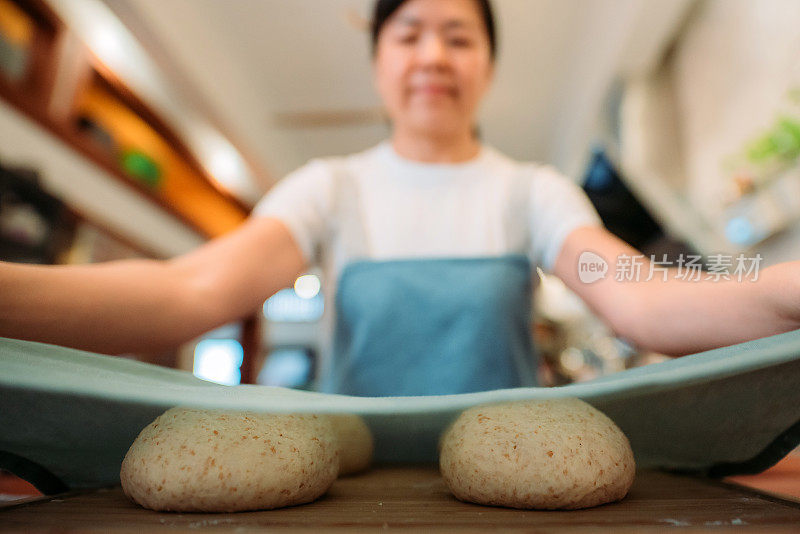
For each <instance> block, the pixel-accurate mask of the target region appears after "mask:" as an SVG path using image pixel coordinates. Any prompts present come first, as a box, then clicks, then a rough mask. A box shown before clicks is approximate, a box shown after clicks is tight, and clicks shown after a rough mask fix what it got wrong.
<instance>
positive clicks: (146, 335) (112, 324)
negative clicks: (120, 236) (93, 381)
mask: <svg viewBox="0 0 800 534" xmlns="http://www.w3.org/2000/svg"><path fill="white" fill-rule="evenodd" d="M196 300H197V298H196V295H194V294H193V293H192V291H191V286H190V285H189V284H187V283H185V281H184V280H182V279H181V276H180V274H179V272H178V271H176V270H175V269H173V268H172V267H171V266H170V265H169V263H168V262H162V261H155V260H124V261H117V262H110V263H104V264H97V265H75V266H34V265H20V264H12V263H4V262H0V336H2V337H13V338H19V339H28V340H34V341H42V342H46V343H54V344H59V345H66V346H71V347H75V348H80V349H84V350H91V351H95V352H102V353H106V354H119V353H123V352H136V351H152V350H159V349H164V348H167V347H172V346H175V345H177V344H179V343H181V342H183V341H185V340H188V339H191V338H192V337H194V336H196V335H198V334H199V333H201V332H202V331H203V329H205V328H209V327H211V326H213V325H211V324H208V325H205V324H203V323H204V321H203V318H202V317H201V316H200V314H202V311H201V310H200V309H198V308H197V306H195V304H197V302H195V301H196Z"/></svg>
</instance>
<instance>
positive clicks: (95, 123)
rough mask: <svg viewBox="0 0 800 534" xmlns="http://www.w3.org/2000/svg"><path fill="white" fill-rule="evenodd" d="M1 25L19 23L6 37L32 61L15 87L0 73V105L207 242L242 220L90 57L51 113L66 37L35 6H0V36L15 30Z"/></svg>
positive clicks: (161, 126)
mask: <svg viewBox="0 0 800 534" xmlns="http://www.w3.org/2000/svg"><path fill="white" fill-rule="evenodd" d="M5 19H8V20H12V19H13V20H14V21H16V23H14V24H16V26H14V28H18V29H16V30H14V29H13V28H12V29H11V30H8V29H6V30H5V33H9V32H11V33H14V32H16V33H19V34H20V35H21V36H22V37H21V39H22V41H23V45H22V46H23V48H25V47H27V49H28V50H29V52H28V56H29V59H28V65H27V66H26V67H25V70H24V74H23V75H21V76H20V77H18V79H16V78H14V77H10V76H8V75H3V72H2V70H0V97H2V98H4V99H5V100H7V101H8V102H9V103H10V104H11V105H13V106H14V107H16V108H17V109H19V110H20V111H22V112H23V113H24V114H25V115H27V116H28V117H29V118H31V119H33V120H34V121H36V122H37V123H39V124H40V125H42V126H44V127H45V128H47V129H48V130H50V131H51V132H52V133H53V134H55V135H56V136H57V137H59V138H61V139H62V140H63V141H64V142H66V143H67V144H68V145H70V146H71V147H72V148H73V149H75V150H76V151H78V152H79V153H81V154H82V155H83V156H84V157H86V158H87V159H89V160H91V161H92V162H93V163H95V164H96V165H98V166H99V167H101V168H102V169H103V170H104V171H106V172H107V173H108V174H109V175H110V176H111V177H112V178H113V179H116V180H119V181H122V182H123V183H124V184H126V185H127V186H129V187H131V188H133V189H134V190H135V191H137V192H138V193H139V194H141V195H143V196H145V197H146V198H148V200H150V201H152V202H154V203H156V204H158V205H159V206H161V207H162V208H163V209H164V210H165V211H166V212H168V213H170V214H172V215H174V216H176V217H178V218H179V219H180V220H182V221H183V222H184V223H185V224H187V225H188V226H189V227H191V228H192V229H194V230H196V231H198V232H200V233H201V234H202V235H204V236H206V237H209V238H211V237H216V236H219V235H222V234H224V233H226V232H228V231H230V230H232V229H234V228H236V227H237V226H238V225H239V224H241V223H242V222H243V221H244V220H245V219H246V217H247V215H248V213H249V211H250V208H249V206H247V205H245V204H244V203H243V202H242V201H240V200H239V199H238V198H236V197H234V196H233V195H231V194H230V193H228V192H227V191H225V190H224V189H222V188H221V187H219V186H218V185H217V183H216V182H215V181H214V180H213V177H211V175H210V174H208V172H207V171H206V170H205V169H204V168H203V167H202V166H201V165H200V164H199V162H198V161H197V159H196V158H195V157H194V155H193V154H192V153H191V151H189V150H188V148H187V147H186V145H185V144H184V143H183V141H182V140H181V139H180V138H179V136H177V135H176V134H175V132H174V131H173V130H172V129H171V128H170V127H169V125H168V124H166V122H165V121H163V120H162V119H161V118H160V117H159V116H158V114H156V113H155V112H153V110H152V109H151V108H150V107H149V106H148V105H147V104H146V103H145V102H144V101H142V100H141V99H140V98H139V97H138V96H137V95H136V94H135V93H134V92H133V91H131V90H130V89H129V88H128V87H127V86H126V85H125V83H124V82H123V81H122V80H121V79H119V78H118V77H117V76H116V75H115V74H114V73H113V72H111V71H110V70H109V69H108V68H106V67H105V66H104V65H103V64H102V62H101V61H100V60H99V59H97V58H96V57H95V56H93V55H92V54H91V53H90V52H88V51H86V50H85V51H84V52H85V53H83V54H79V55H80V56H81V57H82V58H85V59H83V60H82V61H83V63H82V64H81V65H78V66H77V67H76V66H75V65H72V66H71V67H70V69H67V70H68V71H69V72H70V73H71V76H72V77H73V78H76V79H72V80H69V83H68V85H69V86H71V87H74V92H73V94H71V97H72V98H71V103H69V106H68V109H67V112H66V113H63V112H61V113H58V112H55V111H54V109H58V108H59V106H53V105H52V104H53V102H52V100H53V99H54V98H55V96H54V95H55V93H56V92H58V91H55V89H54V83H56V82H55V80H56V72H57V71H58V64H57V58H58V56H59V53H58V52H59V50H58V43H59V42H62V41H64V36H65V34H67V33H68V32H70V30H69V29H68V28H67V27H66V26H65V25H64V24H63V23H62V22H61V21H60V20H59V19H58V17H57V16H56V15H55V14H54V13H53V12H52V10H51V9H50V8H49V7H48V6H47V5H46V4H44V3H43V2H41V1H40V0H0V32H3V31H4V28H6V27H8V28H10V27H12V23H6V24H5V26H4V25H3V21H4V20H5ZM26 28H27V29H26ZM0 35H2V34H0ZM26 43H27V44H26ZM81 46H83V45H81ZM61 60H62V61H65V59H64V58H61ZM72 60H74V58H72ZM62 93H63V91H61V92H58V94H59V97H61V98H63V94H62ZM136 163H138V164H139V169H140V172H138V173H137V172H136V171H135V168H136V167H135V164H136ZM132 169H133V172H132ZM142 169H144V171H143V172H142V171H141V170H142ZM142 176H149V177H150V178H151V181H150V182H147V181H143V180H142Z"/></svg>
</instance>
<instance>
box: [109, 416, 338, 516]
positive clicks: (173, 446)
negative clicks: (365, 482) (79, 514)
mask: <svg viewBox="0 0 800 534" xmlns="http://www.w3.org/2000/svg"><path fill="white" fill-rule="evenodd" d="M338 469H339V454H338V445H337V443H336V438H335V436H334V434H333V429H332V428H331V425H330V421H329V419H328V418H327V417H319V416H315V415H299V414H261V413H253V412H225V411H207V410H195V409H188V408H172V409H171V410H167V411H166V412H165V413H164V414H162V415H161V416H159V417H158V418H157V419H156V420H155V421H153V422H152V423H150V424H149V425H148V426H147V427H145V429H144V430H142V432H141V433H140V434H139V436H138V437H137V438H136V441H134V443H133V445H131V448H130V450H129V451H128V454H126V455H125V459H124V460H123V462H122V470H121V472H120V479H121V481H122V489H123V490H124V491H125V494H126V495H128V497H130V498H131V499H132V500H133V501H134V502H136V503H138V504H140V505H141V506H144V507H145V508H150V509H152V510H168V511H181V512H236V511H243V510H262V509H269V508H277V507H281V506H289V505H293V504H301V503H306V502H310V501H313V500H314V499H316V498H317V497H319V496H320V495H322V494H323V493H325V491H327V489H328V488H329V487H330V485H331V484H332V483H333V481H334V480H335V479H336V474H337V472H338Z"/></svg>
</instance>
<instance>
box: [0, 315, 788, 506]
mask: <svg viewBox="0 0 800 534" xmlns="http://www.w3.org/2000/svg"><path fill="white" fill-rule="evenodd" d="M560 397H579V398H582V399H584V400H585V401H587V402H589V403H591V404H593V405H594V406H596V407H597V408H599V409H600V410H602V411H604V412H605V413H606V414H607V415H608V416H609V417H611V418H612V419H613V420H614V421H616V423H617V424H618V425H619V426H620V427H621V428H622V429H623V431H625V433H626V434H627V435H628V437H629V439H630V441H631V445H632V446H633V450H634V453H635V455H636V460H637V464H638V465H639V466H640V467H663V468H669V469H680V470H687V471H695V472H702V473H707V474H712V475H723V474H733V473H738V472H751V471H757V470H759V469H764V468H766V467H768V466H769V465H771V464H772V463H774V462H776V461H777V460H778V459H780V458H781V457H782V456H784V455H785V454H786V453H787V452H788V451H789V450H790V449H791V448H793V447H794V446H796V445H797V443H798V441H799V440H800V423H799V422H798V419H800V330H797V331H794V332H789V333H785V334H780V335H776V336H771V337H767V338H763V339H759V340H755V341H750V342H747V343H742V344H738V345H733V346H730V347H724V348H720V349H715V350H712V351H708V352H703V353H699V354H695V355H692V356H685V357H683V358H679V359H675V360H671V361H668V362H664V363H659V364H655V365H650V366H647V367H642V368H638V369H632V370H629V371H623V372H620V373H617V374H614V375H611V376H607V377H603V378H601V379H598V380H594V381H591V382H585V383H581V384H574V385H569V386H564V387H557V388H549V389H544V388H515V389H504V390H495V391H485V392H479V393H465V394H460V395H442V396H420V397H369V398H365V397H349V396H343V395H331V394H324V393H313V392H302V391H293V390H287V389H282V388H276V387H266V386H247V385H245V386H221V385H215V384H211V383H208V382H204V381H202V380H199V379H197V378H195V377H193V376H192V375H191V374H190V373H187V372H182V371H177V370H172V369H164V368H160V367H156V366H153V365H147V364H143V363H139V362H134V361H129V360H124V359H120V358H114V357H109V356H101V355H96V354H91V353H87V352H81V351H77V350H72V349H67V348H63V347H56V346H52V345H45V344H38V343H32V342H26V341H18V340H11V339H2V338H0V451H2V454H0V463H2V466H3V467H6V466H12V468H13V467H16V468H17V469H18V470H19V471H25V472H26V474H28V475H29V476H30V477H31V478H35V479H36V480H35V482H37V483H39V484H40V485H41V486H42V487H45V486H46V485H47V484H49V485H47V488H46V489H50V490H51V491H54V489H55V488H56V487H58V484H57V483H55V482H57V481H60V482H62V483H63V485H65V486H69V487H71V488H78V487H97V486H104V485H112V484H117V483H118V482H119V467H120V463H121V461H122V458H123V456H124V455H125V452H126V451H127V449H128V447H129V446H130V444H131V443H132V442H133V440H134V438H135V437H136V435H137V434H138V432H139V431H140V430H141V429H142V428H143V427H144V426H145V425H147V424H148V423H149V422H150V421H151V420H152V419H154V418H155V417H156V416H157V415H158V414H159V413H161V412H162V411H164V410H165V409H167V408H169V407H172V406H176V405H186V406H196V407H202V408H218V409H237V410H253V411H265V412H317V413H325V412H351V413H357V414H362V415H364V416H365V417H366V419H367V422H368V423H369V424H370V426H371V428H372V430H373V431H374V433H375V435H376V438H377V450H376V456H377V459H378V460H379V461H390V460H434V459H435V458H436V440H437V437H438V435H439V433H440V432H441V430H442V429H443V428H444V427H445V426H446V425H447V423H448V422H449V421H451V420H452V418H453V417H455V416H456V415H457V414H458V413H459V412H460V411H461V410H464V409H465V408H468V407H470V406H474V405H476V404H483V403H489V402H497V401H509V400H522V399H552V398H560ZM46 473H50V474H51V475H52V476H51V477H50V478H48V477H47V476H45V474H46ZM36 477H40V478H36Z"/></svg>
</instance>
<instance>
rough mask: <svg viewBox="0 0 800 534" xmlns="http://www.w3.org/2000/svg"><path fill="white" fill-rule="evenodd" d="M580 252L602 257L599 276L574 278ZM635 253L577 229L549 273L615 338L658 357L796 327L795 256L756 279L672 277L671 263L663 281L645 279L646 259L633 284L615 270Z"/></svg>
mask: <svg viewBox="0 0 800 534" xmlns="http://www.w3.org/2000/svg"><path fill="white" fill-rule="evenodd" d="M584 251H591V252H594V253H596V254H598V255H599V256H601V257H602V258H603V259H604V260H605V261H606V262H608V271H607V273H606V275H605V277H604V278H602V279H600V280H597V281H595V282H592V283H584V282H582V281H581V280H580V277H579V274H578V263H579V259H580V257H581V254H582V253H583V252H584ZM640 254H641V253H640V252H638V251H636V250H635V249H634V248H632V247H630V246H629V245H627V244H626V243H624V242H623V241H621V240H620V239H618V238H617V237H616V236H614V235H613V234H611V233H610V232H608V231H607V230H606V229H604V228H600V227H582V228H578V229H576V230H574V231H573V232H572V233H570V234H569V236H568V237H567V238H566V239H565V241H564V244H563V246H562V248H561V251H560V253H559V256H558V258H557V260H556V263H555V266H554V269H553V271H554V273H555V274H556V275H557V276H558V277H559V278H561V279H562V280H563V281H564V282H565V283H566V284H567V286H568V287H569V288H570V289H572V290H573V291H574V292H575V293H577V294H578V295H579V296H580V297H581V298H582V299H583V300H584V301H585V302H586V303H587V304H588V305H589V307H590V308H592V309H593V310H594V311H595V312H596V313H597V314H598V315H599V316H600V317H601V318H603V319H604V320H605V321H606V322H607V323H608V324H609V325H610V326H611V327H612V328H613V329H614V330H615V331H616V333H617V334H618V335H620V336H622V337H624V338H626V339H629V340H630V341H632V342H633V343H635V344H636V345H637V346H639V347H641V348H644V349H648V350H654V351H657V352H661V353H664V354H671V355H683V354H690V353H694V352H699V351H703V350H708V349H711V348H716V347H721V346H726V345H732V344H734V343H739V342H742V341H748V340H751V339H756V338H760V337H765V336H769V335H772V334H778V333H781V332H787V331H789V330H794V329H797V328H800V261H797V262H788V263H782V264H778V265H774V266H772V267H769V268H766V269H761V270H760V272H759V273H758V279H757V280H756V281H749V280H747V279H744V280H743V281H741V282H740V281H738V280H736V279H735V277H732V278H733V279H732V280H720V281H714V280H709V279H705V278H706V274H707V273H701V275H702V278H703V279H702V280H700V281H691V280H682V279H676V278H675V275H676V274H677V270H676V269H675V268H670V269H669V270H668V272H667V281H663V276H664V275H663V274H662V273H660V272H658V271H656V272H655V273H654V276H653V278H652V279H651V280H649V281H647V278H648V274H649V269H650V262H649V259H647V258H645V259H643V260H641V267H640V268H641V275H640V277H639V281H635V280H633V281H622V280H617V278H618V277H617V276H616V274H617V273H618V272H619V271H618V269H622V270H623V271H626V270H627V265H619V266H618V258H619V257H620V256H623V258H625V257H628V258H630V257H633V256H637V255H640ZM623 261H626V260H624V259H623ZM628 261H629V260H628ZM627 272H630V271H629V270H628V271H627ZM620 278H621V277H620Z"/></svg>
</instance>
